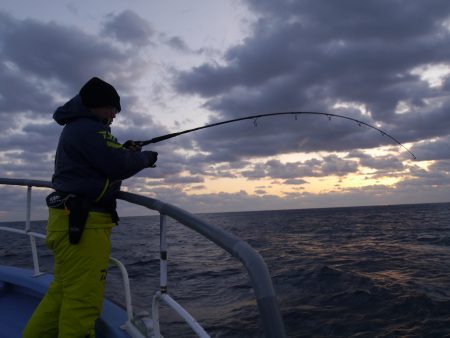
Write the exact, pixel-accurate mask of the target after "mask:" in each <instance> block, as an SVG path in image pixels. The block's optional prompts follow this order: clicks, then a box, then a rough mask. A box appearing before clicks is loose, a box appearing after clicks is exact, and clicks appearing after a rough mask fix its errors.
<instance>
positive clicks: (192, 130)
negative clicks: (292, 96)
mask: <svg viewBox="0 0 450 338" xmlns="http://www.w3.org/2000/svg"><path fill="white" fill-rule="evenodd" d="M280 115H294V117H295V119H296V120H297V118H298V115H324V116H326V117H328V120H330V121H331V118H332V117H338V118H341V119H345V120H350V121H353V122H356V123H357V124H358V126H360V127H361V126H362V125H364V126H367V127H369V128H372V129H375V130H377V131H378V132H380V133H381V135H382V136H386V137H388V138H389V139H391V140H392V141H394V142H395V143H397V144H398V145H399V146H401V147H402V148H403V149H405V150H406V151H407V152H408V153H409V154H410V155H411V156H412V158H413V159H414V160H416V159H417V157H416V155H414V154H413V153H412V152H411V151H410V150H409V149H408V148H406V147H405V146H404V145H403V144H402V143H401V142H400V141H398V140H397V139H396V138H395V137H394V136H392V135H390V134H388V133H386V132H385V131H383V130H381V129H380V128H378V127H375V126H372V125H371V124H369V123H366V122H364V121H361V120H358V119H355V118H353V117H348V116H344V115H338V114H331V113H321V112H280V113H268V114H260V115H250V116H245V117H240V118H237V119H232V120H227V121H222V122H217V123H212V124H207V125H204V126H201V127H196V128H192V129H187V130H183V131H180V132H177V133H171V134H167V135H163V136H158V137H155V138H152V139H150V140H146V141H136V143H138V144H139V145H141V146H145V145H148V144H151V143H158V142H161V141H165V140H168V139H170V138H173V137H177V136H180V135H183V134H187V133H192V132H194V131H197V130H201V129H206V128H212V127H216V126H220V125H222V124H228V123H233V122H238V121H244V120H253V125H254V126H255V127H257V126H258V124H257V120H258V118H261V117H266V116H280Z"/></svg>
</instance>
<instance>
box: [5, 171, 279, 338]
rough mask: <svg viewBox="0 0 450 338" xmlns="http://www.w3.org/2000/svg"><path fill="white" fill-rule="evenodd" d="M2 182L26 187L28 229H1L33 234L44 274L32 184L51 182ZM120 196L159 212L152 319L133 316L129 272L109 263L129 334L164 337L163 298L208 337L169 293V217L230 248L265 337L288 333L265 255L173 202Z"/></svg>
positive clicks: (37, 272) (33, 248)
mask: <svg viewBox="0 0 450 338" xmlns="http://www.w3.org/2000/svg"><path fill="white" fill-rule="evenodd" d="M0 184H6V185H19V186H26V187H27V205H26V208H27V209H26V222H25V230H20V229H15V228H10V227H0V231H1V230H3V231H9V232H14V233H19V234H24V235H28V236H29V237H30V245H31V251H32V256H33V267H34V276H38V275H40V274H42V272H41V271H40V269H39V259H38V252H37V248H36V241H35V238H44V239H45V235H44V234H40V233H36V232H33V231H31V221H30V219H31V190H32V187H33V186H35V187H46V188H51V187H52V186H51V183H50V182H45V181H37V180H25V179H7V178H0ZM118 198H119V199H122V200H125V201H127V202H130V203H133V204H137V205H141V206H144V207H147V208H149V209H152V210H156V211H158V212H159V213H160V290H159V291H157V292H156V293H155V295H154V297H153V302H152V317H153V318H152V319H150V318H148V317H143V318H138V319H136V318H135V317H134V315H133V308H132V302H131V291H130V283H129V279H128V273H127V270H126V268H125V266H124V265H123V264H122V263H121V262H120V261H119V260H117V259H115V258H113V257H110V263H112V264H113V265H115V266H117V267H118V268H119V270H120V271H121V274H122V279H123V285H124V293H125V307H126V312H127V317H128V320H127V322H126V323H124V325H123V326H122V327H123V328H124V329H125V330H126V331H127V332H128V334H129V335H130V336H131V337H133V338H145V337H155V338H159V337H161V333H160V325H159V303H160V301H163V302H164V303H165V304H166V305H168V306H169V307H170V308H171V309H172V310H174V311H175V312H176V313H177V314H178V315H179V316H180V317H181V318H183V319H184V321H185V322H186V323H187V324H188V325H189V326H190V327H191V329H192V330H193V331H194V332H195V333H196V334H197V335H198V336H199V337H202V338H205V337H209V335H208V334H207V333H206V331H205V330H204V329H203V328H202V327H201V326H200V324H199V323H198V322H197V321H196V320H195V319H194V318H193V317H192V316H191V315H190V314H189V313H188V312H187V311H186V310H185V309H184V308H183V307H182V306H181V305H180V304H178V303H177V302H176V301H175V300H174V299H173V298H172V297H170V295H169V294H168V293H167V241H166V233H167V229H166V216H170V217H171V218H173V219H175V220H177V221H178V222H180V223H181V224H183V225H185V226H187V227H189V228H191V229H193V230H194V231H196V232H198V233H200V234H201V235H203V236H204V237H206V238H207V239H209V240H211V241H212V242H214V243H215V244H216V245H218V246H220V247H221V248H223V249H225V250H226V251H228V252H229V253H230V254H231V255H233V256H234V257H236V258H237V259H239V260H240V261H241V263H242V264H243V265H244V267H245V268H246V269H247V272H248V274H249V276H250V279H251V281H252V285H253V288H254V291H255V296H256V300H257V305H258V309H259V312H260V319H261V323H262V328H263V330H264V333H265V336H266V337H276V338H282V337H285V336H286V333H285V329H284V323H283V320H282V317H281V313H280V310H279V306H278V302H277V299H276V295H275V292H274V289H273V285H272V279H271V277H270V274H269V272H268V269H267V266H266V264H265V262H264V260H263V258H262V257H261V256H260V255H259V253H257V252H256V251H255V250H254V249H253V248H251V247H250V246H249V245H248V244H247V243H246V242H244V241H242V240H241V239H240V238H238V237H236V236H234V235H232V234H230V233H228V232H226V231H224V230H223V229H221V228H218V227H215V226H213V225H211V224H208V223H205V222H203V221H202V220H200V219H198V218H197V217H195V216H194V215H192V214H190V213H188V212H187V211H184V210H182V209H180V208H177V207H175V206H173V205H170V204H167V203H164V202H161V201H159V200H156V199H153V198H149V197H144V196H140V195H136V194H132V193H129V192H123V191H121V192H120V193H119V196H118Z"/></svg>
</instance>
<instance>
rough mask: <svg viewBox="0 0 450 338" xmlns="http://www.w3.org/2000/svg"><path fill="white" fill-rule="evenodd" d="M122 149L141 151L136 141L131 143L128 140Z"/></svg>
mask: <svg viewBox="0 0 450 338" xmlns="http://www.w3.org/2000/svg"><path fill="white" fill-rule="evenodd" d="M122 147H124V148H126V149H128V150H131V151H141V150H142V146H141V145H140V144H139V143H138V142H136V141H132V140H128V141H126V142H125V143H124V144H123V145H122Z"/></svg>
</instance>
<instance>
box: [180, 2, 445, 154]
mask: <svg viewBox="0 0 450 338" xmlns="http://www.w3.org/2000/svg"><path fill="white" fill-rule="evenodd" d="M245 3H246V4H247V5H248V7H249V9H250V11H252V12H253V13H256V14H257V15H258V17H259V19H258V20H257V21H256V23H255V24H254V26H253V30H252V32H251V34H250V35H249V36H248V37H247V38H246V39H245V40H244V41H243V43H242V44H239V45H236V46H234V47H232V48H230V49H228V50H227V51H226V53H225V54H224V62H223V63H220V64H219V63H214V62H205V63H203V64H200V65H198V66H196V67H194V68H192V69H189V70H182V71H179V72H176V73H175V74H174V75H175V81H174V86H175V88H176V89H177V90H178V91H179V92H182V93H185V94H187V95H198V96H200V97H202V98H204V100H205V106H206V107H208V108H209V109H211V110H214V111H215V112H216V115H215V116H216V117H215V118H214V119H211V122H216V121H218V120H225V119H229V118H236V117H238V116H239V117H240V116H244V115H249V114H257V113H264V112H276V111H295V110H313V111H328V112H336V109H337V108H336V104H338V103H341V105H340V107H341V108H339V110H338V111H339V112H341V113H342V114H344V115H350V116H352V117H355V118H358V119H361V120H363V121H366V122H368V123H371V124H377V125H379V126H381V127H382V128H385V129H386V131H389V132H391V133H392V134H393V135H394V136H398V138H400V139H401V140H402V141H403V142H411V141H420V140H423V139H424V138H429V137H434V136H442V135H446V134H448V130H446V128H445V126H447V125H448V124H449V122H450V121H449V120H450V115H448V114H445V113H444V112H446V111H448V107H449V102H448V99H446V98H448V89H446V87H445V86H441V87H430V86H429V84H428V82H427V81H424V80H423V79H422V78H421V76H420V75H419V74H417V73H415V72H413V70H415V69H417V67H421V66H424V65H431V66H432V65H435V64H447V65H448V64H450V57H449V55H450V45H449V44H448V43H446V41H448V40H449V38H450V31H449V29H448V27H447V26H445V25H444V22H446V20H448V13H449V10H450V4H449V3H448V2H446V1H442V0H441V1H430V2H427V3H424V2H420V1H413V2H410V1H389V2H387V1H365V2H364V4H363V5H362V4H361V3H360V2H358V1H354V0H353V1H344V2H343V3H340V2H339V3H334V2H314V1H306V0H305V1H295V2H293V1H278V2H276V3H274V2H271V1H251V0H249V1H246V2H245ZM437 8H439V10H437ZM411 22H415V23H416V24H414V28H412V27H411ZM447 77H448V75H447ZM405 102H406V103H407V105H408V107H409V111H408V113H405V114H398V113H396V111H397V108H398V106H399V105H400V104H401V103H405ZM342 103H343V104H342ZM355 104H356V105H358V106H359V107H362V108H358V109H355V108H354V105H355ZM352 107H353V108H352ZM367 112H368V113H367ZM425 114H426V116H427V117H426V118H424V115H425ZM319 119H320V117H318V118H314V119H311V120H308V119H304V122H302V124H303V125H304V128H302V127H300V128H299V127H298V125H299V124H300V123H297V124H294V123H291V124H289V123H287V122H286V121H285V120H281V118H280V119H278V120H277V121H274V122H273V123H271V125H270V126H266V125H264V128H262V127H261V129H263V131H261V132H256V133H255V132H254V131H250V130H249V128H243V127H241V128H239V127H237V126H234V127H233V128H232V129H231V128H230V129H219V128H216V129H215V130H214V131H210V132H209V131H205V132H204V133H202V134H201V135H200V134H199V136H198V137H197V140H198V144H199V145H201V147H202V149H203V150H204V151H207V152H211V153H213V154H216V155H212V156H214V158H215V159H219V160H220V157H222V158H224V159H227V160H233V159H234V158H243V157H248V156H267V155H274V154H280V153H289V152H298V151H299V149H301V150H302V151H306V152H308V151H321V150H325V151H343V150H352V149H358V148H366V149H369V148H373V147H377V146H380V145H388V144H392V143H391V141H390V140H389V139H387V138H382V137H381V138H380V135H379V134H378V133H374V132H373V131H371V130H367V129H362V130H360V129H358V128H354V126H351V127H350V126H349V125H348V124H347V125H344V123H341V122H337V121H335V120H333V125H334V126H335V127H331V128H330V127H329V126H327V127H325V126H324V123H323V122H322V121H320V122H319V121H317V120H319ZM313 120H314V121H313ZM261 125H263V123H262V122H261ZM281 125H282V127H281ZM433 126H436V127H437V128H433ZM238 145H239V147H238ZM299 145H301V147H299ZM222 149H235V151H236V152H234V153H233V155H229V156H228V157H225V156H224V155H221V156H219V155H218V154H217V152H218V151H219V154H224V152H223V151H222Z"/></svg>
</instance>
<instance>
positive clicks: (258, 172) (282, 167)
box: [241, 155, 358, 183]
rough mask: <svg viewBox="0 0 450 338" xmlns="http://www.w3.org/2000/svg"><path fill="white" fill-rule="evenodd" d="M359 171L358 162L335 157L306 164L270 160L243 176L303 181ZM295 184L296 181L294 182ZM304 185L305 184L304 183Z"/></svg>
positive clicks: (246, 171)
mask: <svg viewBox="0 0 450 338" xmlns="http://www.w3.org/2000/svg"><path fill="white" fill-rule="evenodd" d="M357 171H358V162H356V161H353V160H345V159H341V158H339V157H337V156H335V155H330V156H326V157H324V158H323V159H322V160H318V159H311V160H307V161H304V162H294V163H282V162H281V161H279V160H270V161H267V162H265V163H258V164H255V165H253V166H251V170H243V171H242V172H241V174H242V175H243V176H244V177H247V178H248V179H259V178H266V177H271V178H279V179H286V180H301V179H302V178H303V177H324V176H332V175H336V176H345V175H347V174H349V173H355V172H357ZM292 182H295V181H292ZM302 183H305V182H304V181H303V182H302Z"/></svg>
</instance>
